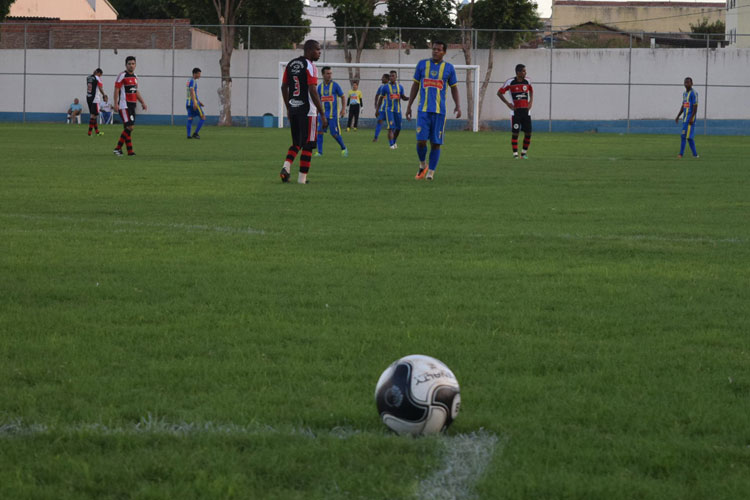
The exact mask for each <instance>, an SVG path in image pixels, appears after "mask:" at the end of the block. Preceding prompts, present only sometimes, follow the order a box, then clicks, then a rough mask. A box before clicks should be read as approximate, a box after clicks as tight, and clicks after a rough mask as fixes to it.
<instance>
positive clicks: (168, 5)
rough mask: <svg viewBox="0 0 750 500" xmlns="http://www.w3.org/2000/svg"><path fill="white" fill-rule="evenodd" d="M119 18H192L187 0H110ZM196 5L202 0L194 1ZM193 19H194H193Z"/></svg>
mask: <svg viewBox="0 0 750 500" xmlns="http://www.w3.org/2000/svg"><path fill="white" fill-rule="evenodd" d="M109 3H110V4H112V7H114V8H115V9H116V10H117V13H118V17H119V19H174V18H182V19H185V18H190V11H189V9H188V4H189V3H190V2H186V1H180V0H177V1H174V0H109ZM194 3H195V4H196V5H197V4H198V3H200V2H198V1H197V0H196V1H195V2H194ZM191 20H192V19H191Z"/></svg>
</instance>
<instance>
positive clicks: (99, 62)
mask: <svg viewBox="0 0 750 500" xmlns="http://www.w3.org/2000/svg"><path fill="white" fill-rule="evenodd" d="M96 67H97V68H101V67H102V25H101V24H99V55H98V59H97V64H96Z"/></svg>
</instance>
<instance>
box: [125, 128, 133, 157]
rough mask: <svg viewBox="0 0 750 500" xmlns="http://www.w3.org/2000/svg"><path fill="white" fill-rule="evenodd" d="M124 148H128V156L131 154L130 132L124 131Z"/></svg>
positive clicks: (131, 141)
mask: <svg viewBox="0 0 750 500" xmlns="http://www.w3.org/2000/svg"><path fill="white" fill-rule="evenodd" d="M125 134H126V135H125V147H127V148H128V154H130V153H132V152H133V139H132V138H131V136H132V134H133V133H132V132H128V131H127V130H126V131H125Z"/></svg>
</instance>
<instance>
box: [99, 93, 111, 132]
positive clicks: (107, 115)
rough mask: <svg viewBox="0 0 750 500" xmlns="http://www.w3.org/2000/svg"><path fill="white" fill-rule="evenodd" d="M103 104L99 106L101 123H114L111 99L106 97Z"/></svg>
mask: <svg viewBox="0 0 750 500" xmlns="http://www.w3.org/2000/svg"><path fill="white" fill-rule="evenodd" d="M102 99H104V101H102V103H101V104H100V105H99V121H100V122H101V123H102V124H103V125H104V124H111V123H112V104H110V103H109V97H108V96H106V95H105V96H104V97H103V98H102Z"/></svg>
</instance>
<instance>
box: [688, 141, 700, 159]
mask: <svg viewBox="0 0 750 500" xmlns="http://www.w3.org/2000/svg"><path fill="white" fill-rule="evenodd" d="M687 141H688V144H689V145H690V151H692V152H693V156H698V150H696V149H695V140H694V139H688V140H687Z"/></svg>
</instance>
